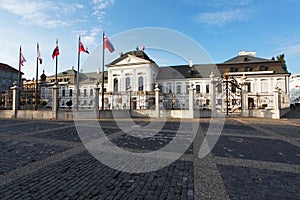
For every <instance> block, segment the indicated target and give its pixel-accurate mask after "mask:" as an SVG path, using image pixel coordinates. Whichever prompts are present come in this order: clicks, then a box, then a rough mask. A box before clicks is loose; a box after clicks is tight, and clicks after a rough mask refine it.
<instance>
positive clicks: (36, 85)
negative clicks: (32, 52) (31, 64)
mask: <svg viewBox="0 0 300 200" xmlns="http://www.w3.org/2000/svg"><path fill="white" fill-rule="evenodd" d="M36 51H37V56H36V74H35V109H36V110H37V106H38V94H37V93H38V87H39V85H38V84H39V83H38V73H39V58H38V56H39V55H38V54H39V43H37V44H36Z"/></svg>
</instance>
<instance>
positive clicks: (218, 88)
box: [217, 83, 222, 93]
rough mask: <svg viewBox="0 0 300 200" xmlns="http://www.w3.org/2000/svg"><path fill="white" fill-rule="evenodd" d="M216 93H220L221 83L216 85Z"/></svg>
mask: <svg viewBox="0 0 300 200" xmlns="http://www.w3.org/2000/svg"><path fill="white" fill-rule="evenodd" d="M217 92H218V93H222V84H221V83H219V84H218V85H217Z"/></svg>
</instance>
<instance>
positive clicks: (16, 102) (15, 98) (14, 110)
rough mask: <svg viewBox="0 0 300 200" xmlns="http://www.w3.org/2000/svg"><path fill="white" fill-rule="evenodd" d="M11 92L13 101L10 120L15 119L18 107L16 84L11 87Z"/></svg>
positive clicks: (17, 88)
mask: <svg viewBox="0 0 300 200" xmlns="http://www.w3.org/2000/svg"><path fill="white" fill-rule="evenodd" d="M10 89H12V91H13V101H12V110H13V116H12V118H15V119H16V118H17V112H18V106H19V94H20V92H19V87H18V84H17V83H15V84H14V86H13V87H11V88H10Z"/></svg>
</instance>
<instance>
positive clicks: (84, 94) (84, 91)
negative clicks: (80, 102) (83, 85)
mask: <svg viewBox="0 0 300 200" xmlns="http://www.w3.org/2000/svg"><path fill="white" fill-rule="evenodd" d="M83 96H84V97H86V89H84V90H83Z"/></svg>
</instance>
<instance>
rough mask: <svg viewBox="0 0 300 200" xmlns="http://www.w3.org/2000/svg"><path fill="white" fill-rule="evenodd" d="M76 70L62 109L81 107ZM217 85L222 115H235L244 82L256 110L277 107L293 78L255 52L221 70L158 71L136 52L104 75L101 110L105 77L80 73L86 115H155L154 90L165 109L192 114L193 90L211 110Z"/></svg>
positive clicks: (63, 79) (63, 92) (64, 77)
mask: <svg viewBox="0 0 300 200" xmlns="http://www.w3.org/2000/svg"><path fill="white" fill-rule="evenodd" d="M77 74H78V73H77V71H76V70H74V68H72V69H70V70H67V71H64V72H62V73H60V74H58V80H59V104H60V107H61V108H68V106H67V105H66V102H67V101H72V102H73V103H72V106H77V104H76V101H75V98H74V97H76V96H77V91H76V80H77ZM212 74H213V75H214V77H215V78H214V79H215V81H216V83H217V84H216V88H214V89H216V91H217V96H216V104H217V105H218V106H219V109H222V107H223V106H224V102H225V103H226V106H227V109H228V106H229V107H230V109H231V110H234V109H235V108H238V107H239V106H240V101H241V100H240V97H239V96H240V93H241V91H240V88H241V87H240V80H241V77H242V76H246V78H247V79H246V83H247V88H248V102H249V107H250V108H259V107H262V106H264V107H272V104H273V102H272V98H269V96H271V94H272V93H273V90H274V89H275V88H277V89H280V91H281V92H282V93H285V94H288V93H289V76H290V73H289V72H288V71H287V69H286V68H284V67H282V66H281V62H280V61H275V60H269V59H264V58H259V57H256V54H255V53H254V52H240V53H239V54H238V55H237V56H236V57H234V58H232V59H229V60H227V61H225V62H223V63H219V64H193V63H192V61H190V63H189V64H188V65H177V66H165V67H160V66H158V65H157V64H156V63H155V61H153V60H152V59H151V58H150V57H149V56H148V55H147V54H146V53H145V52H144V51H141V50H135V51H130V52H127V53H124V54H121V55H120V57H118V58H117V59H115V60H114V61H112V62H111V63H110V64H108V65H107V71H105V72H104V91H103V92H104V98H103V99H102V98H101V97H102V95H101V94H102V91H101V90H100V93H99V96H100V98H99V99H100V101H99V105H95V102H94V99H95V94H96V92H95V91H96V89H97V88H98V89H99V88H101V83H102V72H99V71H97V72H92V73H79V92H78V98H79V102H78V106H79V107H80V108H81V109H91V108H97V107H98V108H100V109H101V107H102V103H103V104H104V105H103V107H104V109H137V110H138V109H153V108H154V105H155V98H154V89H155V85H156V84H158V88H159V90H160V103H159V104H160V107H161V108H162V109H188V105H189V102H188V101H189V99H188V95H189V94H188V88H189V86H190V85H192V87H193V88H194V105H195V107H196V108H200V109H210V106H211V102H210V98H209V96H210V93H211V92H212V91H211V90H212V88H210V86H209V84H210V81H211V79H210V77H211V75H212ZM54 80H55V76H50V77H47V79H46V81H45V83H43V84H42V85H41V87H40V88H41V98H42V99H44V100H45V101H47V102H48V106H51V103H52V102H51V90H52V89H51V88H52V86H53V83H54Z"/></svg>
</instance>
